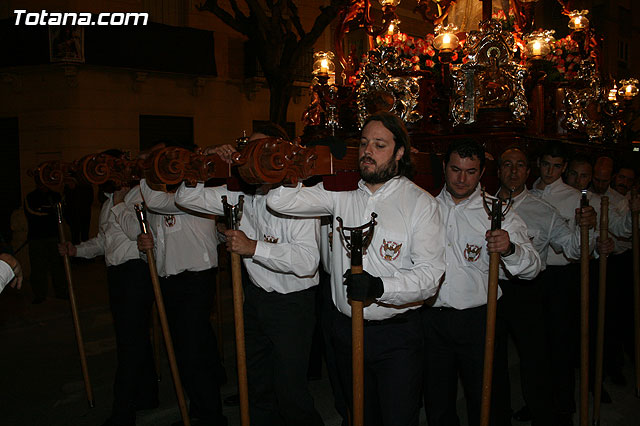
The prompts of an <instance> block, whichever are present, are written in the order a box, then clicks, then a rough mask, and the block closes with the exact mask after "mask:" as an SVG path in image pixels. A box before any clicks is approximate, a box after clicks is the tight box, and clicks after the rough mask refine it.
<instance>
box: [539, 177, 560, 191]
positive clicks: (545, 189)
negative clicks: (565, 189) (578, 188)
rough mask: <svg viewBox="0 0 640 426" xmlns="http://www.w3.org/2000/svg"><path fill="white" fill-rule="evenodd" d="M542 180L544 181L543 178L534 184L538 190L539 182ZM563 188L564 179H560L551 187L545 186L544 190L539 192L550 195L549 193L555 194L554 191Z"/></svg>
mask: <svg viewBox="0 0 640 426" xmlns="http://www.w3.org/2000/svg"><path fill="white" fill-rule="evenodd" d="M541 180H542V179H541V178H538V179H536V181H535V182H534V183H533V188H535V189H537V187H538V182H540V181H541ZM561 186H564V182H563V181H562V178H558V179H556V180H555V181H554V182H553V183H550V184H549V185H547V186H545V187H544V189H537V190H538V191H542V192H545V193H549V192H553V191H554V190H556V189H558V188H559V187H561Z"/></svg>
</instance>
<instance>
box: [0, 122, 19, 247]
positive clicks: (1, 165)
mask: <svg viewBox="0 0 640 426" xmlns="http://www.w3.org/2000/svg"><path fill="white" fill-rule="evenodd" d="M0 182H3V184H2V185H0V200H2V203H0V233H2V237H3V238H4V239H5V241H7V242H9V241H11V212H13V210H15V209H17V208H18V207H20V206H21V205H22V194H21V189H20V137H19V129H18V117H8V118H7V117H2V118H0Z"/></svg>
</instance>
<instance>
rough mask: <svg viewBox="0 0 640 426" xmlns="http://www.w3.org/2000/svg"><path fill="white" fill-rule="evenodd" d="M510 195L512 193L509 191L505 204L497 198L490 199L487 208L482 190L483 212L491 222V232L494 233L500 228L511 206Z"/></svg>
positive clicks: (485, 197)
mask: <svg viewBox="0 0 640 426" xmlns="http://www.w3.org/2000/svg"><path fill="white" fill-rule="evenodd" d="M512 194H513V191H509V198H508V199H507V200H506V202H505V201H502V200H501V199H499V198H494V199H492V200H491V206H489V202H488V201H487V196H486V193H485V192H484V189H483V190H482V205H483V206H484V210H485V211H486V212H487V214H488V215H489V220H491V230H492V231H496V230H498V229H501V228H502V221H503V220H504V217H505V215H506V214H507V213H508V212H509V210H510V209H511V207H512V206H513V197H512ZM503 206H504V208H503Z"/></svg>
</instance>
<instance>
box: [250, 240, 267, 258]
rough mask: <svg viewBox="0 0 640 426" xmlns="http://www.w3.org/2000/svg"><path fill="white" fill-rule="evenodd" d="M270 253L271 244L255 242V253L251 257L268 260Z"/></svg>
mask: <svg viewBox="0 0 640 426" xmlns="http://www.w3.org/2000/svg"><path fill="white" fill-rule="evenodd" d="M270 253H271V243H267V242H264V241H256V251H255V253H253V256H255V257H262V258H264V259H269V254H270Z"/></svg>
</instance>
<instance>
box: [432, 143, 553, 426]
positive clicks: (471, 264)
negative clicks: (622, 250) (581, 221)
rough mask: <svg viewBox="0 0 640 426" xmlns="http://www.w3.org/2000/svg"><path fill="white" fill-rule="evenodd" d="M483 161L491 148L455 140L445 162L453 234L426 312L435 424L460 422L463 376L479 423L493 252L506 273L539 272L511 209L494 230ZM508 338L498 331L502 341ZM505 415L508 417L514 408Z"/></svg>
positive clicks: (444, 196)
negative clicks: (459, 395)
mask: <svg viewBox="0 0 640 426" xmlns="http://www.w3.org/2000/svg"><path fill="white" fill-rule="evenodd" d="M484 161H485V152H484V149H483V148H482V147H480V146H479V145H478V144H477V143H476V142H474V141H471V140H461V141H456V142H454V143H452V144H451V145H450V146H449V149H448V150H447V153H446V155H445V157H444V161H443V167H444V171H445V187H444V188H443V189H442V191H441V192H440V194H439V195H438V196H437V198H436V199H437V200H438V204H439V206H440V214H441V215H442V220H443V222H444V227H445V234H446V244H445V260H446V270H445V277H444V282H443V284H442V286H441V288H440V290H439V292H438V295H437V299H436V300H435V303H434V304H433V306H431V307H425V308H424V309H423V310H422V314H423V315H422V317H423V326H424V329H425V338H426V348H427V350H426V357H425V360H426V362H425V365H426V372H425V378H426V382H425V393H424V402H425V408H426V412H427V419H428V422H429V425H430V426H450V425H455V424H459V420H458V416H457V413H456V393H457V387H458V380H457V377H458V374H459V375H460V379H461V381H462V386H463V388H464V392H465V396H466V398H467V413H468V421H469V425H472V426H476V425H478V424H479V423H480V405H481V399H482V398H481V397H482V375H483V368H484V347H485V334H486V329H485V327H486V315H487V289H488V276H489V257H490V256H489V254H490V253H500V260H501V275H502V276H503V277H506V276H507V275H509V276H513V277H519V278H522V279H527V280H530V279H532V278H534V277H535V276H536V275H537V274H538V273H539V272H540V266H541V265H540V256H539V255H538V253H537V252H536V250H535V249H534V248H533V246H532V244H531V242H530V241H529V237H528V235H527V228H526V225H525V224H524V222H523V221H522V219H520V217H519V216H518V215H517V214H516V213H515V212H513V211H510V212H508V213H507V214H506V216H505V218H504V220H503V222H502V227H501V229H499V230H491V220H490V218H489V217H488V214H487V211H486V210H485V206H484V199H485V197H486V199H487V202H489V203H491V201H492V199H493V197H490V196H487V195H486V194H484V193H483V191H482V189H481V187H480V178H481V177H482V174H483V172H484ZM499 296H500V291H499V293H498V297H499ZM505 337H506V336H504V333H503V332H501V330H496V341H497V345H500V343H501V342H500V341H501V339H503V338H505ZM496 391H500V390H499V389H496ZM494 406H495V405H494ZM492 416H493V418H494V421H497V422H498V423H497V424H503V423H502V422H503V421H504V416H505V413H501V412H498V411H496V410H493V411H492ZM506 416H507V422H508V418H509V413H507V414H506Z"/></svg>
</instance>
